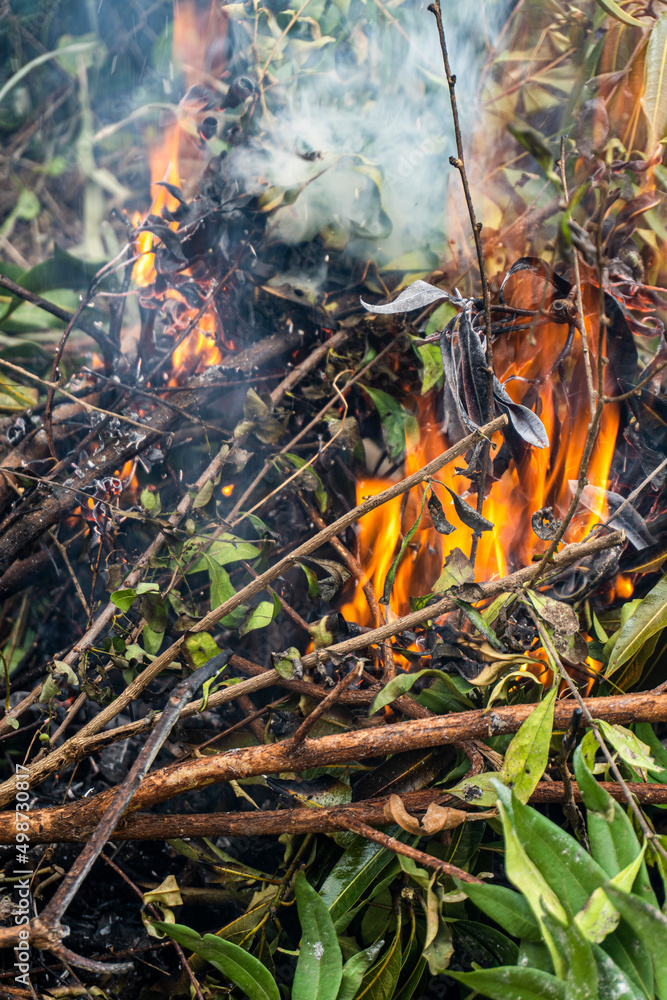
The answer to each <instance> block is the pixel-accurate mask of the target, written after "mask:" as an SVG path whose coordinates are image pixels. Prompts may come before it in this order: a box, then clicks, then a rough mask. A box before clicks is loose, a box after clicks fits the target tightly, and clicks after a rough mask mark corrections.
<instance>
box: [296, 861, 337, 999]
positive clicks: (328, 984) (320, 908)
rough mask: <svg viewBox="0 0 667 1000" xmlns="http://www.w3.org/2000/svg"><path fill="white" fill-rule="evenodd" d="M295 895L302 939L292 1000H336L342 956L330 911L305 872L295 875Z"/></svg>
mask: <svg viewBox="0 0 667 1000" xmlns="http://www.w3.org/2000/svg"><path fill="white" fill-rule="evenodd" d="M294 893H295V895H296V905H297V909H298V911H299V921H300V923H301V935H302V936H301V946H300V948H299V960H298V962H297V965H296V971H295V973H294V983H293V985H292V1000H336V995H337V993H338V987H339V986H340V983H341V978H342V975H343V956H342V954H341V950H340V946H339V944H338V938H337V936H336V929H335V927H334V925H333V920H332V919H331V914H330V913H329V908H328V906H327V904H326V903H325V902H324V900H323V899H322V898H321V897H320V896H319V894H318V893H317V892H316V891H315V890H314V889H313V887H312V886H311V885H310V884H309V882H308V880H307V879H306V876H305V875H304V873H303V872H302V871H300V872H298V874H297V876H296V880H295V883H294Z"/></svg>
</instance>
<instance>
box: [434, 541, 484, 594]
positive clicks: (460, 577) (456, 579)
mask: <svg viewBox="0 0 667 1000" xmlns="http://www.w3.org/2000/svg"><path fill="white" fill-rule="evenodd" d="M474 577H475V571H474V569H473V567H472V563H471V562H470V560H469V559H468V557H467V556H466V555H465V554H464V553H463V552H462V551H461V549H458V548H457V549H452V551H451V552H450V553H449V555H448V556H447V558H446V559H445V566H444V569H443V571H442V573H441V574H440V576H439V577H438V579H437V580H436V581H435V583H434V584H433V593H434V594H446V593H447V591H448V590H451V589H452V587H462V586H463V584H464V583H469V582H470V581H471V580H473V579H474Z"/></svg>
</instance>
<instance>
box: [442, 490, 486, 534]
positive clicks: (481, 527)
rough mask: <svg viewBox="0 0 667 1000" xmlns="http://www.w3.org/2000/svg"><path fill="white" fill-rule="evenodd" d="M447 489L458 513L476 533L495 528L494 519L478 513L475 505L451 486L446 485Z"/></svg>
mask: <svg viewBox="0 0 667 1000" xmlns="http://www.w3.org/2000/svg"><path fill="white" fill-rule="evenodd" d="M445 489H446V490H447V492H448V493H449V494H450V496H451V498H452V500H453V501H454V507H455V509H456V513H457V514H458V516H459V518H460V519H461V520H462V521H463V523H464V524H465V525H466V526H467V527H468V528H472V530H473V531H474V532H476V533H480V532H482V531H492V530H493V528H494V527H495V525H494V523H493V521H489V520H487V518H485V517H482V515H481V514H478V513H477V511H476V510H475V508H474V507H471V506H470V504H469V503H466V501H465V500H463V499H462V498H461V497H460V496H459V495H458V493H455V492H454V490H450V488H449V486H445Z"/></svg>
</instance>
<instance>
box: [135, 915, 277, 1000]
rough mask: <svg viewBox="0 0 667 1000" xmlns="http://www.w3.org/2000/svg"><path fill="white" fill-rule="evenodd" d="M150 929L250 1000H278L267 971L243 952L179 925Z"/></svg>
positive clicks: (228, 943) (157, 925)
mask: <svg viewBox="0 0 667 1000" xmlns="http://www.w3.org/2000/svg"><path fill="white" fill-rule="evenodd" d="M153 926H154V927H156V928H157V929H158V930H160V931H162V932H163V933H164V934H167V935H168V936H169V937H170V938H173V939H174V941H178V943H179V944H180V945H183V947H184V948H189V949H190V950H191V951H194V952H195V953H196V954H197V955H199V956H200V957H201V958H203V959H205V960H206V961H207V962H210V964H211V965H213V966H214V967H215V968H216V969H217V970H218V971H219V972H221V973H222V974H223V976H226V977H227V978H228V979H231V980H232V982H233V983H236V984H237V986H240V988H241V989H242V990H243V991H244V993H246V994H247V996H248V997H249V998H250V1000H281V997H280V990H279V989H278V986H277V985H276V982H275V980H274V978H273V976H272V975H271V973H270V972H269V970H268V969H267V968H266V966H265V965H262V963H261V962H260V961H259V960H258V959H256V958H255V957H254V955H250V954H249V953H248V952H247V951H246V950H245V949H244V948H240V947H239V946H238V945H237V944H232V942H231V941H225V940H224V939H223V938H219V937H217V936H216V935H215V934H205V935H204V937H200V936H199V934H197V932H196V931H193V930H191V928H190V927H185V926H184V925H183V924H167V923H161V922H158V921H155V922H154V924H153Z"/></svg>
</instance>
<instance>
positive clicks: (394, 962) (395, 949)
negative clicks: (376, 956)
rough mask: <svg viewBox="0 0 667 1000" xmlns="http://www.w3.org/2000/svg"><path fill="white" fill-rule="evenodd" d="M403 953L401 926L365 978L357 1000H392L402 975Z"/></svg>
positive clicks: (399, 925)
mask: <svg viewBox="0 0 667 1000" xmlns="http://www.w3.org/2000/svg"><path fill="white" fill-rule="evenodd" d="M402 959H403V951H402V948H401V924H400V920H399V924H398V928H397V930H396V934H395V936H394V939H393V941H392V942H391V944H390V945H389V948H388V949H387V951H386V952H385V953H384V954H383V955H382V956H381V958H380V960H379V961H378V963H377V964H376V965H374V966H373V967H372V968H371V969H369V970H368V972H367V973H366V975H365V976H364V978H363V980H362V983H361V987H360V989H359V992H358V993H357V997H356V1000H362V998H363V1000H391V998H392V997H393V996H394V994H395V991H396V985H397V983H398V977H399V976H400V974H401V965H402Z"/></svg>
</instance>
